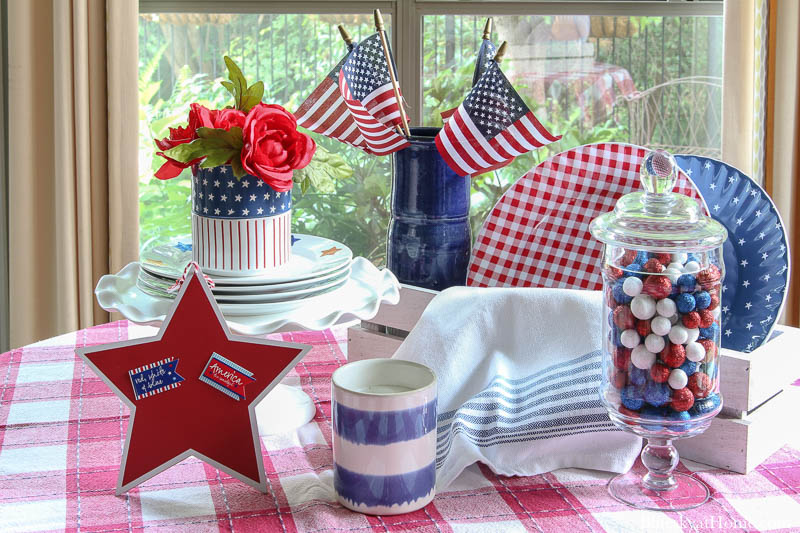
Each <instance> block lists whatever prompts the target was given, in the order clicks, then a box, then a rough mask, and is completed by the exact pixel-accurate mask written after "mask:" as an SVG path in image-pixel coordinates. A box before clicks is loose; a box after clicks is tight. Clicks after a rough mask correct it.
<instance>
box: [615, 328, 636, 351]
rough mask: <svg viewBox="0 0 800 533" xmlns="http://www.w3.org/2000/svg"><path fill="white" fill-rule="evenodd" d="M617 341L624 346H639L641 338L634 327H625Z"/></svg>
mask: <svg viewBox="0 0 800 533" xmlns="http://www.w3.org/2000/svg"><path fill="white" fill-rule="evenodd" d="M619 341H620V342H621V343H622V345H623V346H624V347H626V348H635V347H637V346H639V343H640V342H641V339H640V337H639V333H637V331H636V330H635V329H626V330H625V331H623V332H622V333H620V335H619Z"/></svg>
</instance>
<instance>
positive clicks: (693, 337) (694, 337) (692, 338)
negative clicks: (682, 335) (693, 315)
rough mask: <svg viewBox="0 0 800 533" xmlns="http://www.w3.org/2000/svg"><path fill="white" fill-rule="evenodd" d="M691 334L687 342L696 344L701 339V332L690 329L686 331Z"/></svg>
mask: <svg viewBox="0 0 800 533" xmlns="http://www.w3.org/2000/svg"><path fill="white" fill-rule="evenodd" d="M686 331H687V332H689V337H688V338H687V339H686V342H687V343H688V342H695V341H696V340H697V339H699V338H700V330H699V329H697V328H690V329H687V330H686Z"/></svg>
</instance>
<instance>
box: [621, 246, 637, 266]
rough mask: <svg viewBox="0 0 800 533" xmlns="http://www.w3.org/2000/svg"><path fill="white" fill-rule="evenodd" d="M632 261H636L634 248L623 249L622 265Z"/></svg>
mask: <svg viewBox="0 0 800 533" xmlns="http://www.w3.org/2000/svg"><path fill="white" fill-rule="evenodd" d="M634 261H636V250H625V253H624V254H622V266H627V265H630V264H631V263H633V262H634Z"/></svg>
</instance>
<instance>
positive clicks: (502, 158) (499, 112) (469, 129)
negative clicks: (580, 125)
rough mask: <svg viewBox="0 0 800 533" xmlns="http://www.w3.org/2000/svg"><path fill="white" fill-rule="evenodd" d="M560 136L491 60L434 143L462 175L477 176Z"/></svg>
mask: <svg viewBox="0 0 800 533" xmlns="http://www.w3.org/2000/svg"><path fill="white" fill-rule="evenodd" d="M560 138H561V136H558V137H555V136H554V135H553V134H551V133H550V132H549V131H547V130H546V129H545V128H544V126H542V124H541V123H540V122H539V121H538V120H537V119H536V117H535V116H534V115H533V112H532V111H531V110H530V109H529V108H528V106H527V105H525V102H523V101H522V98H521V97H520V96H519V94H517V92H516V91H515V90H514V88H513V87H512V86H511V83H510V82H509V81H508V79H507V78H506V77H505V75H504V74H503V72H502V71H501V70H500V67H499V66H498V64H497V63H496V62H494V61H490V62H489V65H488V66H487V67H486V72H484V74H483V75H482V76H481V78H480V80H479V81H478V83H477V85H475V87H473V88H472V90H471V91H470V93H469V94H468V95H467V98H466V99H465V100H464V102H462V104H461V105H460V106H458V108H457V109H456V111H455V113H453V115H452V116H451V117H450V119H449V120H448V121H447V122H446V123H445V125H444V127H443V128H442V130H441V131H440V132H439V134H438V135H437V136H436V148H437V149H438V150H439V153H440V154H441V155H442V158H444V160H445V162H447V164H448V165H449V166H450V168H452V169H453V170H454V171H455V172H456V173H458V174H459V175H460V176H476V175H478V174H483V173H484V172H488V171H490V170H494V169H497V168H500V167H503V166H505V165H507V164H508V163H510V162H511V161H512V160H513V159H514V158H515V157H516V156H518V155H521V154H524V153H526V152H529V151H531V150H533V149H534V148H539V147H541V146H544V145H546V144H550V143H551V142H554V141H557V140H558V139H560Z"/></svg>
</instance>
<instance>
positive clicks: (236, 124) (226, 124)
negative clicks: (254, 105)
mask: <svg viewBox="0 0 800 533" xmlns="http://www.w3.org/2000/svg"><path fill="white" fill-rule="evenodd" d="M212 113H213V119H214V127H215V128H222V129H223V130H225V131H228V130H230V129H231V128H242V129H244V120H245V118H246V115H245V114H244V113H242V112H241V111H239V110H238V109H220V110H219V111H216V112H212Z"/></svg>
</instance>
